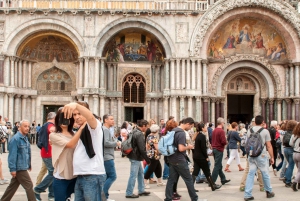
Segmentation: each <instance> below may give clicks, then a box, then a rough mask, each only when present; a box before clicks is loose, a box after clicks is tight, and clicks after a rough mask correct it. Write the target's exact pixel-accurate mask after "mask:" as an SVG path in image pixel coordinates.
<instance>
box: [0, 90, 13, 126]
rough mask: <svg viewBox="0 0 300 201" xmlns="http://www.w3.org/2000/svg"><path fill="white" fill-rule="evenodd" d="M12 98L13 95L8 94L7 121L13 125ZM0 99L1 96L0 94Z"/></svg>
mask: <svg viewBox="0 0 300 201" xmlns="http://www.w3.org/2000/svg"><path fill="white" fill-rule="evenodd" d="M14 96H15V94H13V93H9V94H8V119H9V120H10V121H11V123H14V122H15V120H14ZM0 99H1V94H0Z"/></svg>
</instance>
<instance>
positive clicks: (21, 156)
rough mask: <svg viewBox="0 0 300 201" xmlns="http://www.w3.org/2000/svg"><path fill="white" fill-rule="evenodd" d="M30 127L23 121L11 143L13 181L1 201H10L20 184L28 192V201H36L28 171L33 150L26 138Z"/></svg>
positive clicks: (9, 161)
mask: <svg viewBox="0 0 300 201" xmlns="http://www.w3.org/2000/svg"><path fill="white" fill-rule="evenodd" d="M29 127H30V123H29V121H28V120H22V121H21V122H20V127H19V131H18V132H17V133H16V134H15V135H14V136H13V137H12V139H11V141H10V142H9V155H8V167H9V170H10V174H11V176H12V179H11V181H10V184H9V186H8V187H7V189H6V191H5V192H4V194H3V196H2V198H1V201H10V200H11V199H12V197H13V196H14V194H15V192H16V191H17V189H18V187H19V185H20V184H21V185H22V187H23V188H24V189H25V191H26V194H27V200H29V201H35V196H34V192H33V184H32V181H31V178H30V176H29V174H28V170H29V171H30V170H31V149H30V143H29V141H28V138H27V136H26V134H27V133H28V132H29Z"/></svg>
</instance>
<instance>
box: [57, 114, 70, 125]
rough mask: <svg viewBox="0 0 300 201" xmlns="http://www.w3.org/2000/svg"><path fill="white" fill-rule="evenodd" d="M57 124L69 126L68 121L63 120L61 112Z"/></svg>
mask: <svg viewBox="0 0 300 201" xmlns="http://www.w3.org/2000/svg"><path fill="white" fill-rule="evenodd" d="M58 124H59V125H65V126H68V125H70V119H67V118H65V117H64V113H63V112H62V113H60V114H59V120H58Z"/></svg>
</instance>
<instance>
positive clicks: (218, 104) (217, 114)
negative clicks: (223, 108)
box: [214, 98, 221, 124]
mask: <svg viewBox="0 0 300 201" xmlns="http://www.w3.org/2000/svg"><path fill="white" fill-rule="evenodd" d="M219 117H221V115H220V99H219V98H217V99H216V114H215V121H214V122H215V124H216V123H217V119H218V118H219Z"/></svg>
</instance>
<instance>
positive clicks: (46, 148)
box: [33, 112, 56, 201]
mask: <svg viewBox="0 0 300 201" xmlns="http://www.w3.org/2000/svg"><path fill="white" fill-rule="evenodd" d="M55 116H56V113H55V112H49V114H48V115H47V122H46V123H45V124H44V125H43V126H42V128H41V129H40V132H39V140H38V144H37V145H38V147H39V148H40V149H41V157H42V160H43V163H44V164H45V166H46V168H47V170H48V175H47V176H46V177H45V178H44V179H43V180H42V182H41V183H40V184H38V185H37V186H36V187H35V188H34V189H33V190H34V193H35V197H36V200H38V201H39V200H42V199H41V196H40V193H42V192H45V191H46V189H47V188H48V190H49V194H48V200H54V192H53V188H52V182H53V179H54V177H53V171H54V167H53V165H52V146H51V144H50V143H49V135H50V133H51V132H54V131H55V127H54V120H55ZM40 172H41V174H43V172H45V170H44V171H43V169H41V171H40ZM38 178H39V176H38Z"/></svg>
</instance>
